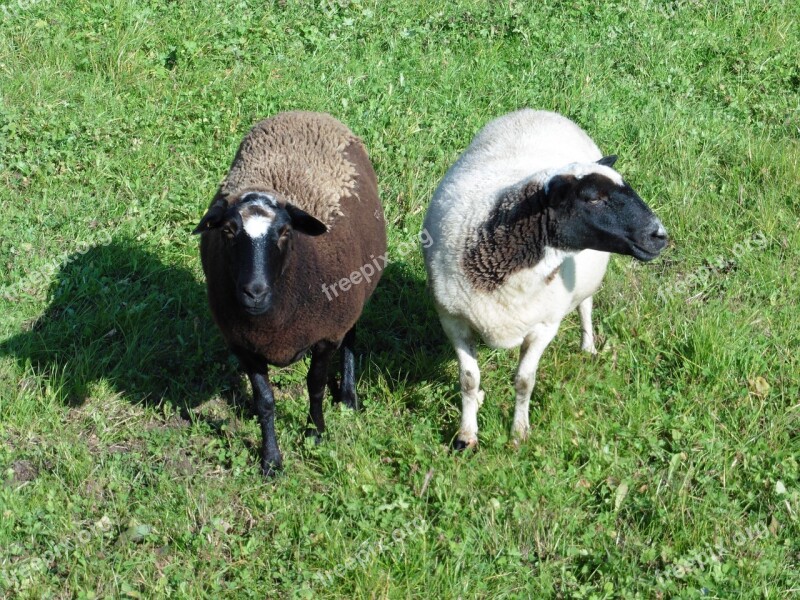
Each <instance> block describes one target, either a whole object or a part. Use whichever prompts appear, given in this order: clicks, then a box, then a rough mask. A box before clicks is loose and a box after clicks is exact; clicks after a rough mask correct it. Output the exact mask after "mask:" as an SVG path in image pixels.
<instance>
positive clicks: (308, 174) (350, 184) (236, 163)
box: [219, 111, 361, 228]
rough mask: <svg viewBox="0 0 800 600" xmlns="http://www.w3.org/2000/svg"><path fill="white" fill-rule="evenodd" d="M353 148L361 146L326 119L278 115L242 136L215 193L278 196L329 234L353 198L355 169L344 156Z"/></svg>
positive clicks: (313, 115) (296, 113) (305, 114)
mask: <svg viewBox="0 0 800 600" xmlns="http://www.w3.org/2000/svg"><path fill="white" fill-rule="evenodd" d="M354 143H355V144H358V145H361V140H359V139H358V138H357V137H356V136H355V135H353V133H352V132H351V131H350V130H349V129H348V128H347V127H345V126H344V125H343V124H342V123H340V122H339V121H337V120H336V119H334V118H333V117H331V116H330V115H327V114H324V113H313V112H302V111H294V112H286V113H281V114H279V115H276V116H274V117H272V118H271V119H266V120H264V121H261V122H260V123H258V124H256V125H255V126H254V127H253V128H252V129H251V130H250V132H249V133H248V134H247V135H246V136H245V138H244V140H242V143H241V145H240V146H239V151H238V152H237V153H236V157H235V158H234V159H233V164H232V165H231V168H230V170H229V171H228V175H227V177H225V180H224V181H223V182H222V185H221V186H220V190H219V191H220V193H221V194H222V195H224V196H227V197H228V198H230V197H235V196H236V195H237V194H238V193H240V192H242V191H244V190H261V191H276V192H279V193H282V194H283V197H284V199H285V200H286V201H288V202H291V203H292V204H294V205H295V206H297V207H298V208H302V209H303V210H304V211H306V212H307V213H309V214H310V215H313V216H314V217H316V218H317V219H319V220H320V221H322V222H323V223H325V224H326V225H327V226H328V227H329V228H330V227H331V226H332V224H333V221H334V219H335V218H336V217H337V216H342V214H343V213H342V209H341V201H342V199H343V198H349V197H351V196H353V194H354V188H355V186H356V178H357V174H358V172H357V166H356V164H355V163H354V162H353V161H352V160H351V159H349V158H348V157H347V155H346V153H345V149H346V148H347V147H348V146H350V145H351V144H354Z"/></svg>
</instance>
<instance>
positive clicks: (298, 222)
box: [286, 204, 328, 235]
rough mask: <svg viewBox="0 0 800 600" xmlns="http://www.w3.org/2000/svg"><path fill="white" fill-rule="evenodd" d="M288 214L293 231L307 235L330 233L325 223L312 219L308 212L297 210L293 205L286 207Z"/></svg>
mask: <svg viewBox="0 0 800 600" xmlns="http://www.w3.org/2000/svg"><path fill="white" fill-rule="evenodd" d="M286 212H287V213H289V218H290V219H291V222H292V229H294V230H295V231H299V232H300V233H305V234H306V235H322V234H323V233H325V232H327V231H328V228H327V227H326V226H325V223H323V222H322V221H319V220H317V219H316V218H314V217H312V216H311V215H310V214H308V213H307V212H306V211H304V210H301V209H299V208H297V207H296V206H294V205H292V204H287V205H286Z"/></svg>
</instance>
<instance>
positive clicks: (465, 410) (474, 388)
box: [441, 316, 483, 450]
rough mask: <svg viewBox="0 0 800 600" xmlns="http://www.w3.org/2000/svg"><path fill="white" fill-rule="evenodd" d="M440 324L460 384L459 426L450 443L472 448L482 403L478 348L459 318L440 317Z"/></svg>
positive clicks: (475, 440)
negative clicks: (450, 346) (453, 354)
mask: <svg viewBox="0 0 800 600" xmlns="http://www.w3.org/2000/svg"><path fill="white" fill-rule="evenodd" d="M441 321H442V327H443V328H444V331H445V333H446V334H447V337H448V338H450V342H451V343H452V344H453V347H454V348H455V350H456V355H457V356H458V367H459V381H460V383H461V427H460V429H459V431H458V437H457V438H456V440H455V442H453V447H454V448H455V449H456V450H464V449H465V448H472V447H474V446H476V445H477V444H478V409H479V408H480V406H481V404H483V391H482V390H481V389H480V386H481V372H480V368H479V367H478V351H477V348H476V346H475V338H474V335H473V332H472V329H471V328H470V326H469V325H468V324H466V323H464V322H463V321H461V320H460V319H455V318H452V317H447V316H442V317H441Z"/></svg>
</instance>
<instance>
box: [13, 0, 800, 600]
mask: <svg viewBox="0 0 800 600" xmlns="http://www.w3.org/2000/svg"><path fill="white" fill-rule="evenodd" d="M3 6H4V7H5V8H6V10H4V11H0V181H1V182H2V186H0V215H2V219H3V225H2V229H0V231H1V233H0V314H2V318H1V319H0V516H1V517H2V518H0V594H4V595H5V597H9V598H16V597H20V598H43V597H50V598H93V597H94V598H99V597H117V598H126V597H132V598H136V597H142V598H148V597H173V598H188V597H192V598H200V597H207V598H220V597H229V598H240V597H254V598H284V597H285V598H289V597H291V598H294V597H308V598H311V597H331V598H336V597H338V598H353V597H355V598H361V597H370V598H372V597H374V598H465V599H466V598H549V597H553V598H643V599H644V598H676V597H681V598H695V597H700V596H702V597H705V598H755V597H758V598H785V597H788V596H790V595H792V594H793V593H794V594H796V593H797V592H798V590H800V524H799V523H798V519H800V516H799V515H800V467H798V460H800V458H799V457H800V404H799V402H800V400H799V398H800V359H798V354H797V349H798V346H799V345H800V318H798V316H797V308H796V303H797V300H798V297H800V273H799V272H798V267H799V266H800V169H799V168H798V166H799V162H800V66H799V65H798V60H797V57H798V56H800V30H798V28H797V26H796V25H797V23H798V22H800V5H798V4H797V2H789V1H786V2H761V1H749V2H746V1H738V0H737V1H735V2H706V1H700V0H676V1H673V2H661V1H657V0H641V1H634V2H630V3H623V2H614V3H605V2H595V1H588V0H573V1H571V2H564V3H558V2H537V3H523V2H514V1H509V2H503V3H499V2H493V3H484V2H432V1H430V2H420V3H414V2H396V1H393V0H392V1H388V0H387V1H384V2H367V1H361V2H358V1H356V2H348V1H347V0H342V1H339V2H329V1H322V2H295V1H293V0H288V1H282V2H277V3H264V2H255V1H249V0H248V1H238V2H236V1H231V0H217V1H215V2H199V1H198V0H187V1H185V2H169V1H166V0H164V1H155V0H149V1H140V2H133V1H132V0H112V1H111V2H95V1H91V2H90V1H77V0H65V1H62V0H59V1H58V2H56V1H55V0H38V1H37V0H24V1H23V0H11V1H10V2H9V1H8V0H5V1H4V4H3ZM0 8H2V7H0ZM522 106H532V107H537V108H545V109H551V110H557V111H559V112H562V113H564V114H566V115H568V116H569V117H571V118H573V119H574V120H576V121H577V122H578V123H580V124H581V125H582V126H583V127H584V128H586V129H587V131H589V132H590V134H591V135H592V136H593V137H594V138H595V140H596V141H597V142H598V144H599V145H600V146H601V148H602V149H603V150H604V151H606V152H608V153H616V154H619V155H620V161H619V163H618V164H617V167H618V169H619V170H620V171H621V172H622V174H623V175H624V176H625V177H626V179H628V180H629V181H630V182H631V183H632V184H633V185H634V187H635V188H636V189H637V190H638V191H639V193H640V194H641V195H642V197H644V198H645V200H646V201H647V202H648V203H649V204H650V205H651V206H652V207H653V208H654V210H655V211H656V212H657V213H658V214H659V216H660V217H661V218H662V220H663V221H664V223H665V224H666V225H667V227H668V229H669V230H670V234H671V237H672V243H671V245H670V248H669V249H668V250H667V251H666V252H665V254H664V255H663V256H662V258H660V259H659V260H657V261H655V262H653V263H650V264H647V265H642V264H637V263H634V262H632V261H631V260H630V259H628V258H620V257H617V258H615V259H614V260H613V261H612V266H611V269H610V271H609V274H608V276H607V279H606V283H605V286H604V287H603V289H602V290H601V292H600V293H599V294H598V295H597V296H596V298H595V307H596V308H595V322H596V330H597V335H598V342H599V345H600V346H601V350H602V351H601V354H600V355H599V356H598V357H597V358H595V359H592V358H588V357H587V356H585V355H582V354H581V353H580V352H579V339H580V333H579V325H578V321H577V318H576V316H571V317H570V318H568V319H567V320H566V321H565V322H564V324H563V325H562V331H561V333H560V335H559V336H558V337H557V338H556V340H555V341H554V343H553V344H552V346H551V347H550V348H549V349H548V350H547V352H546V353H545V356H544V358H543V360H542V364H541V365H540V368H539V380H538V382H537V387H536V389H535V391H534V401H533V404H532V414H531V425H532V434H531V438H530V440H529V441H528V442H527V443H526V444H525V445H523V446H522V447H521V448H520V449H519V450H514V449H513V448H512V447H511V446H510V444H509V443H508V431H509V428H510V424H511V417H512V412H513V388H512V378H513V372H514V367H515V360H516V357H517V353H516V352H515V351H514V352H499V351H492V350H489V349H485V348H484V349H482V350H481V354H480V362H481V365H482V369H483V384H484V389H485V390H486V396H487V401H486V403H485V404H484V406H483V408H482V409H481V412H480V415H479V423H480V427H481V446H480V448H479V449H478V451H477V452H475V453H469V454H466V455H458V456H456V455H453V454H452V453H450V452H449V450H448V446H449V444H450V442H451V439H452V436H453V435H454V433H455V429H456V427H457V423H458V417H459V412H460V406H459V404H460V400H459V394H458V389H457V386H456V378H457V377H456V375H457V368H456V364H455V360H454V353H453V351H452V349H451V348H450V347H449V346H448V345H447V343H446V342H445V340H444V335H443V332H442V331H441V328H440V326H439V324H438V322H437V320H436V318H435V315H434V313H433V311H432V307H431V304H430V301H429V299H428V297H427V295H426V292H425V286H424V268H423V265H422V259H421V255H420V253H419V252H418V251H414V252H411V253H408V252H400V251H399V249H402V248H405V247H406V246H405V245H404V244H406V243H407V242H408V241H409V240H411V239H413V237H414V236H415V235H416V232H418V231H419V229H420V227H421V223H422V218H423V215H424V212H425V208H426V206H427V202H428V200H429V198H430V196H431V193H432V192H433V189H434V188H435V186H436V184H437V183H438V181H439V179H440V178H441V176H442V175H443V174H444V172H445V170H446V169H447V168H448V166H449V165H450V164H451V163H452V161H453V160H454V159H455V158H456V157H457V156H458V154H459V153H460V152H461V151H462V150H463V149H464V148H465V147H466V145H467V144H468V143H469V140H470V139H471V137H472V136H473V135H474V134H475V133H476V132H477V130H478V129H479V128H480V127H481V126H482V125H483V124H484V123H485V122H487V121H488V120H489V119H491V118H493V117H495V116H498V115H500V114H502V113H504V112H507V111H510V110H513V109H516V108H519V107H522ZM294 108H304V109H313V110H322V111H327V112H330V113H332V114H333V115H335V116H336V117H338V118H339V119H341V120H342V121H344V122H345V123H347V124H348V125H349V126H350V127H351V128H352V129H353V130H354V131H355V132H356V133H357V134H358V135H360V136H361V137H362V138H363V139H364V141H365V143H366V145H367V147H368V148H369V151H370V153H371V156H372V158H373V160H374V163H375V167H376V170H377V172H378V176H379V180H380V190H381V195H382V199H383V203H384V206H385V210H386V213H387V217H388V222H389V239H390V253H394V254H393V256H394V262H393V264H392V265H391V267H390V268H389V269H388V270H387V271H386V273H385V275H384V278H383V280H382V282H381V285H380V286H379V288H378V290H377V292H376V294H375V296H374V298H373V300H372V301H371V303H370V305H369V306H368V308H367V311H366V313H365V316H364V318H363V321H362V327H361V335H360V344H359V345H360V348H361V352H362V354H361V358H360V366H359V380H358V387H359V391H360V394H361V397H362V398H363V400H364V404H365V406H366V410H365V411H364V412H363V413H360V414H352V413H350V412H348V411H347V410H343V409H339V408H330V407H328V408H327V410H326V414H327V416H328V423H329V434H328V436H327V439H326V440H325V442H324V443H323V444H322V445H320V446H316V447H315V446H310V445H308V444H306V443H305V442H304V440H303V439H302V430H303V427H304V424H305V414H306V411H307V399H306V395H305V392H304V389H303V381H304V377H305V370H306V367H307V365H306V364H305V363H300V364H297V365H294V366H293V367H290V368H287V369H283V370H275V371H273V381H274V382H275V383H276V386H277V387H278V388H279V404H278V412H279V416H278V422H277V427H278V433H279V441H280V444H281V447H282V449H283V452H284V458H285V465H286V470H285V472H284V474H282V475H281V476H280V477H278V478H277V479H275V480H273V481H264V480H262V479H261V477H260V476H259V472H258V468H257V464H258V452H257V448H258V442H259V432H258V427H257V424H256V422H255V419H254V418H253V417H252V415H251V414H250V412H249V409H248V408H247V406H248V402H247V399H248V394H249V390H248V386H247V383H246V380H245V379H244V378H243V377H242V376H241V375H240V374H238V373H237V370H236V365H235V362H234V361H233V360H232V359H230V358H229V357H228V354H227V352H226V350H225V349H224V347H223V344H222V341H221V338H220V337H219V335H218V333H217V332H216V330H215V328H214V326H213V324H212V322H211V319H210V315H209V313H208V310H207V308H206V305H205V297H204V287H203V280H202V273H201V270H200V267H199V260H198V251H197V239H196V238H193V237H192V236H190V235H189V232H190V231H191V229H192V228H193V226H194V225H195V224H196V222H197V221H198V220H199V218H200V216H201V215H202V213H203V211H204V209H205V207H206V206H207V203H208V201H209V199H210V197H211V195H212V194H213V192H214V190H215V187H216V185H217V184H218V183H219V181H220V179H221V178H222V177H223V176H224V173H225V171H226V169H227V167H228V165H229V162H230V160H231V158H232V156H233V152H234V150H235V148H236V146H237V144H238V142H239V140H240V138H241V136H242V135H243V134H244V133H245V132H246V131H247V129H248V128H249V126H250V125H251V124H252V123H254V122H255V121H257V120H259V119H261V118H263V117H265V116H268V115H271V114H274V113H276V112H278V111H281V110H286V109H294ZM748 243H749V245H748ZM659 290H661V291H662V293H661V294H660V295H659ZM393 533H394V538H393ZM395 538H396V539H395ZM400 538H402V539H400ZM712 554H713V557H712V556H711V555H712Z"/></svg>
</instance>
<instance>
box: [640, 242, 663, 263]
mask: <svg viewBox="0 0 800 600" xmlns="http://www.w3.org/2000/svg"><path fill="white" fill-rule="evenodd" d="M666 245H667V243H666V242H664V243H663V244H659V247H658V248H656V249H651V248H645V247H644V246H641V245H639V244H636V243H631V254H632V255H633V257H634V258H635V259H636V260H640V261H642V262H649V261H651V260H653V259H654V258H656V257H657V256H658V255H659V254H661V251H662V250H663V249H664V247H665V246H666Z"/></svg>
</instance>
